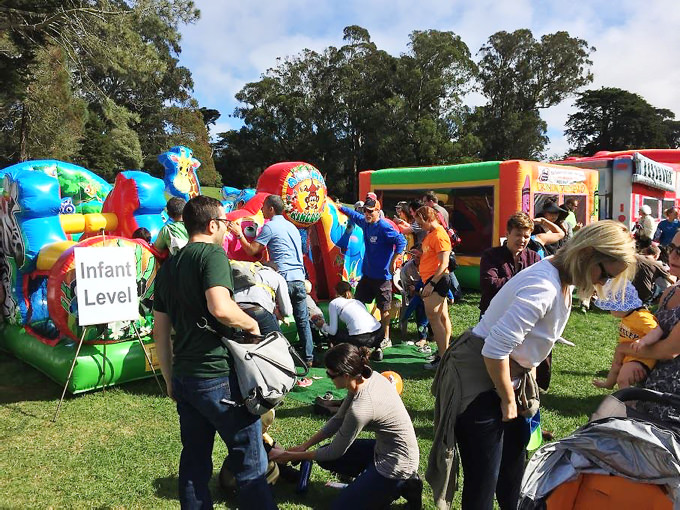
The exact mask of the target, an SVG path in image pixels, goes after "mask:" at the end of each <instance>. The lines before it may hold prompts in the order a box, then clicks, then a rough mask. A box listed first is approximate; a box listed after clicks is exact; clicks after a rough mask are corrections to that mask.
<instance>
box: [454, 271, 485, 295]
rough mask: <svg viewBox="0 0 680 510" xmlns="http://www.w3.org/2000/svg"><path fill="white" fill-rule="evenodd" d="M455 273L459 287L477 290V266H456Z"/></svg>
mask: <svg viewBox="0 0 680 510" xmlns="http://www.w3.org/2000/svg"><path fill="white" fill-rule="evenodd" d="M455 273H456V278H458V281H459V282H460V286H461V287H463V288H465V289H475V290H479V266H458V268H457V269H456V270H455Z"/></svg>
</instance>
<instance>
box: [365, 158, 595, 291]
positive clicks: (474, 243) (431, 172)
mask: <svg viewBox="0 0 680 510" xmlns="http://www.w3.org/2000/svg"><path fill="white" fill-rule="evenodd" d="M597 184H598V176H597V172H596V171H594V170H586V169H581V168H574V167H568V166H558V165H553V164H548V163H537V162H533V161H518V160H513V161H504V162H500V161H489V162H482V163H469V164H463V165H446V166H433V167H422V168H388V169H383V170H375V171H374V170H369V171H365V172H361V173H360V174H359V193H360V196H361V197H364V196H366V193H368V192H369V191H373V192H375V193H376V194H377V195H378V198H379V199H380V201H381V203H382V204H383V209H385V215H386V216H390V215H391V214H390V213H392V212H393V209H394V205H395V204H396V203H397V202H399V201H402V200H405V201H411V200H416V199H420V198H421V197H422V196H423V195H424V194H425V193H426V192H427V191H435V193H436V194H437V196H438V198H439V200H440V202H442V203H443V204H444V207H445V208H446V209H447V210H448V211H449V218H450V220H451V223H452V225H453V226H454V227H455V228H456V230H457V231H458V234H459V235H460V237H461V240H462V242H461V244H460V245H458V247H457V248H456V255H457V259H458V269H457V270H456V276H457V277H458V280H459V281H460V283H461V285H462V286H464V287H469V288H479V261H480V257H481V255H482V252H483V251H484V250H486V249H487V248H489V247H491V246H499V245H500V244H501V241H502V239H503V238H504V236H505V223H506V222H507V220H508V218H509V217H510V215H512V214H513V213H515V212H517V211H524V212H526V213H528V214H529V215H531V216H532V217H533V216H534V214H535V213H536V212H538V211H540V210H541V208H542V205H543V203H544V202H545V201H547V200H549V199H556V200H557V201H558V202H559V203H560V204H561V203H563V202H564V200H566V199H567V198H569V197H575V198H578V199H579V201H580V204H581V205H580V208H579V213H580V214H581V216H580V217H579V221H581V222H582V223H583V224H584V225H585V224H587V223H590V222H591V221H594V220H597V218H598V211H597V207H598V206H597V202H596V201H595V199H594V197H595V196H596V194H597V193H596V192H597Z"/></svg>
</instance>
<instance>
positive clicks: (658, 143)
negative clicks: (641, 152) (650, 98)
mask: <svg viewBox="0 0 680 510" xmlns="http://www.w3.org/2000/svg"><path fill="white" fill-rule="evenodd" d="M575 106H576V108H577V111H576V113H573V114H572V115H570V116H569V119H568V120H567V130H566V131H565V133H566V135H567V140H568V141H569V143H570V144H571V151H572V154H573V155H592V154H595V153H596V152H597V151H601V150H610V151H617V150H628V149H635V148H661V149H665V148H677V147H678V146H679V145H680V121H677V120H675V114H674V113H673V112H671V111H670V110H666V109H661V108H655V107H654V106H652V105H650V104H649V103H648V102H647V101H645V100H644V99H643V98H642V97H641V96H639V95H638V94H634V93H632V92H628V91H626V90H622V89H619V88H612V87H602V88H600V89H597V90H586V91H585V92H583V93H581V94H579V96H578V99H577V100H576V102H575Z"/></svg>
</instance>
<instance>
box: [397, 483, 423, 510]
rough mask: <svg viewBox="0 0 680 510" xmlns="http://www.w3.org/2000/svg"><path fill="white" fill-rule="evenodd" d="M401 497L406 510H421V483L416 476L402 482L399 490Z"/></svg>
mask: <svg viewBox="0 0 680 510" xmlns="http://www.w3.org/2000/svg"><path fill="white" fill-rule="evenodd" d="M401 496H402V497H403V498H404V499H405V500H406V508H408V509H409V510H421V509H422V508H423V481H422V480H421V479H420V477H419V476H418V474H415V475H414V476H413V478H409V479H408V480H406V481H405V482H404V485H403V486H402V488H401Z"/></svg>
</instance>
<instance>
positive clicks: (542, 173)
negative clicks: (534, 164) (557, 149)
mask: <svg viewBox="0 0 680 510" xmlns="http://www.w3.org/2000/svg"><path fill="white" fill-rule="evenodd" d="M585 181H586V173H585V172H584V171H583V170H574V169H573V168H555V167H551V166H542V165H538V182H543V183H546V184H557V185H559V186H566V185H568V184H576V183H579V182H585Z"/></svg>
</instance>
